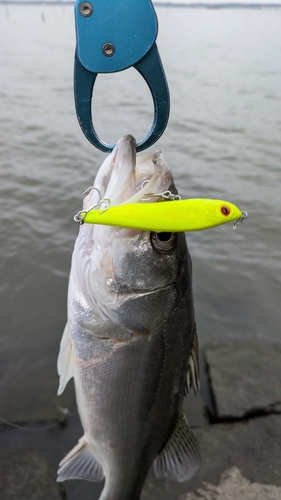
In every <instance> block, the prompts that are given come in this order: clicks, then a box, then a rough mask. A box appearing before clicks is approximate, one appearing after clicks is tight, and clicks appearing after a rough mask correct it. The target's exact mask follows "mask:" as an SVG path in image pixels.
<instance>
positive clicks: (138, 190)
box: [83, 134, 172, 211]
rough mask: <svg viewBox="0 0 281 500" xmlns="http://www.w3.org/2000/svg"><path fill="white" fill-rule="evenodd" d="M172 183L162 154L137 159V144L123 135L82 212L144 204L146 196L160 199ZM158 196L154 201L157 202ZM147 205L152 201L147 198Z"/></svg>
mask: <svg viewBox="0 0 281 500" xmlns="http://www.w3.org/2000/svg"><path fill="white" fill-rule="evenodd" d="M171 182H172V174H171V171H170V169H169V167H168V165H167V163H166V162H165V160H164V157H163V155H162V153H161V151H157V152H156V153H148V154H145V155H142V156H138V157H136V140H135V138H134V137H133V136H132V135H129V134H128V135H125V136H124V137H122V138H121V139H119V141H118V142H117V144H116V146H115V148H114V150H113V151H112V153H111V154H110V155H109V156H108V157H107V158H106V159H105V161H104V162H103V164H102V166H101V167H100V169H99V171H98V173H97V176H96V179H95V183H94V185H93V186H92V189H90V190H89V194H88V195H87V196H86V198H85V199H84V204H83V210H86V211H88V210H90V209H91V208H93V207H95V206H96V205H98V208H107V207H108V206H113V205H119V204H121V203H138V202H145V201H146V200H145V198H146V197H147V195H149V194H150V195H151V194H153V195H156V194H158V193H159V198H160V195H161V193H162V192H164V191H165V190H167V189H168V188H169V186H170V184H171ZM159 198H157V196H155V197H154V200H155V201H157V199H159ZM148 201H151V199H150V198H149V197H148Z"/></svg>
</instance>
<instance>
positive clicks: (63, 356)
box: [57, 323, 74, 396]
mask: <svg viewBox="0 0 281 500" xmlns="http://www.w3.org/2000/svg"><path fill="white" fill-rule="evenodd" d="M73 365H74V356H73V349H72V344H71V341H70V338H69V335H68V326H67V323H66V325H65V329H64V332H63V334H62V339H61V343H60V352H59V357H58V363H57V368H58V374H59V376H60V383H59V388H58V396H60V394H62V393H63V391H64V389H65V388H66V386H67V384H68V382H69V380H70V379H71V378H72V377H73Z"/></svg>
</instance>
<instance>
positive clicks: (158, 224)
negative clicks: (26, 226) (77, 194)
mask: <svg viewBox="0 0 281 500" xmlns="http://www.w3.org/2000/svg"><path fill="white" fill-rule="evenodd" d="M103 202H104V200H103ZM99 206H100V203H99ZM246 217H247V214H246V212H243V211H241V210H240V209H239V208H238V207H236V206H235V205H234V204H233V203H229V202H228V201H224V200H212V199H208V198H191V199H187V200H174V201H169V202H167V201H164V202H162V201H161V202H157V203H151V202H147V203H127V204H126V203H123V204H121V205H115V206H111V207H110V206H108V207H106V208H105V209H104V208H99V209H90V210H89V211H83V210H82V211H81V212H79V213H78V214H77V215H76V216H75V217H74V220H75V221H76V222H79V223H80V224H83V223H86V224H103V225H107V226H119V227H125V228H129V229H139V230H141V231H154V232H156V233H160V232H184V231H200V230H202V229H209V228H211V227H215V226H220V225H221V224H226V223H227V222H231V221H238V220H240V221H242V220H243V219H244V218H246Z"/></svg>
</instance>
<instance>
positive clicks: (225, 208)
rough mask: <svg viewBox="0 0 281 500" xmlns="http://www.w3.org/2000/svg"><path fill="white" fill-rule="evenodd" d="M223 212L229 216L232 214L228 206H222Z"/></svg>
mask: <svg viewBox="0 0 281 500" xmlns="http://www.w3.org/2000/svg"><path fill="white" fill-rule="evenodd" d="M221 213H222V214H223V215H226V216H227V215H229V214H230V210H229V208H228V207H221Z"/></svg>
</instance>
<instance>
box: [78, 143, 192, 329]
mask: <svg viewBox="0 0 281 500" xmlns="http://www.w3.org/2000/svg"><path fill="white" fill-rule="evenodd" d="M168 189H169V190H170V191H171V192H173V193H175V194H176V193H177V191H176V187H175V185H174V182H173V177H172V174H171V171H170V169H169V167H168V165H167V163H166V162H165V160H164V157H163V155H162V153H161V152H157V153H155V154H146V155H142V156H139V157H136V141H135V139H134V138H133V137H132V136H130V135H127V136H125V137H123V138H121V139H120V140H119V141H118V142H117V144H116V146H115V148H114V150H113V151H112V153H111V154H110V155H109V156H108V157H107V158H106V159H105V161H104V163H103V164H102V166H101V167H100V169H99V171H98V173H97V176H96V179H95V183H94V189H92V190H91V191H90V193H89V194H88V195H87V197H86V198H85V200H84V206H83V209H84V210H89V208H90V207H92V206H93V205H94V204H95V203H97V202H98V201H99V199H100V198H101V199H106V200H108V203H110V205H118V204H121V203H127V202H128V200H130V202H131V201H133V202H140V203H145V195H146V193H149V195H150V200H149V201H151V195H155V196H154V199H155V201H157V200H158V199H159V198H158V197H157V196H156V195H157V194H159V193H162V192H164V191H166V190H168ZM164 203H165V202H164ZM187 253H188V252H187V247H186V241H185V236H184V234H180V233H168V232H166V233H154V232H153V233H150V232H148V231H140V230H132V229H127V228H121V227H114V226H102V225H93V224H83V225H81V227H80V232H79V235H78V238H77V242H76V245H75V250H74V254H73V261H72V263H73V266H72V267H73V273H74V274H75V282H76V284H79V288H80V290H82V291H83V296H84V298H85V300H86V302H87V304H88V310H90V311H91V313H92V314H93V316H94V317H95V318H98V319H99V320H106V319H109V318H110V319H112V315H114V314H115V313H114V312H113V311H115V312H116V311H117V310H118V308H119V310H120V306H121V304H124V303H125V302H126V301H127V302H128V301H132V299H134V298H137V297H139V296H140V295H142V296H144V295H146V297H148V295H149V294H153V293H154V292H157V291H158V290H163V289H165V288H166V287H169V286H171V285H174V283H175V282H176V281H177V280H178V279H179V275H181V276H184V274H185V273H183V272H181V267H182V266H185V265H186V260H187V259H186V256H187ZM147 300H148V299H147ZM144 307H147V304H146V305H145V304H144Z"/></svg>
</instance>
